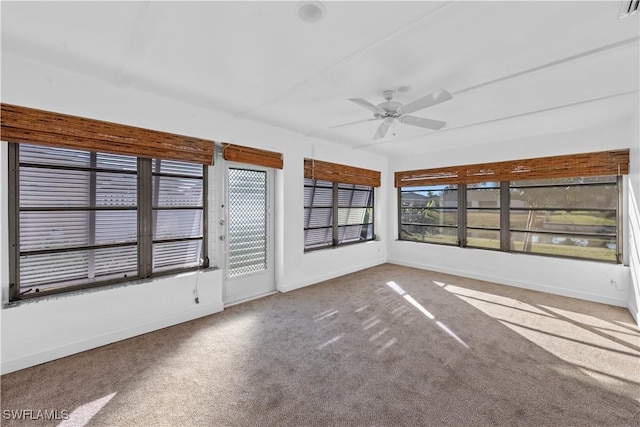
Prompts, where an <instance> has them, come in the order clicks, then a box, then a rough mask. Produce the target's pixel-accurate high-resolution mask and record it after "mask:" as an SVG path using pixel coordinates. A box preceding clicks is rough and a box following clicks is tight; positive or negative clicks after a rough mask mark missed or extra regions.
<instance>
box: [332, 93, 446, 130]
mask: <svg viewBox="0 0 640 427" xmlns="http://www.w3.org/2000/svg"><path fill="white" fill-rule="evenodd" d="M395 93H396V92H395V91H394V90H385V91H384V92H382V95H383V96H384V99H385V100H386V101H385V102H382V103H380V104H378V105H375V104H372V103H371V102H369V101H367V100H366V99H362V98H349V101H351V102H353V103H356V104H358V105H360V106H362V107H364V108H366V109H367V110H371V111H373V116H374V117H373V118H372V119H364V120H358V121H355V122H351V123H345V124H342V125H337V126H331V129H334V128H339V127H343V126H349V125H353V124H356V123H363V122H370V121H373V120H382V123H380V126H378V130H377V131H376V133H375V135H374V136H373V139H380V138H384V137H385V135H386V134H387V131H388V130H389V127H391V125H392V124H393V122H394V120H395V119H398V121H399V122H400V123H404V124H406V125H411V126H418V127H421V128H425V129H432V130H438V129H441V128H442V127H443V126H444V125H446V124H447V122H442V121H440V120H432V119H425V118H423V117H416V116H410V115H409V114H410V113H413V112H414V111H418V110H422V109H424V108H427V107H431V106H432V105H436V104H440V103H441V102H445V101H448V100H450V99H452V98H453V96H451V94H450V93H449V92H447V91H446V90H444V89H440V90H437V91H435V92H432V93H430V94H429V95H426V96H423V97H422V98H419V99H416V100H415V101H413V102H410V103H408V104H402V103H401V102H398V101H393V96H394V95H395Z"/></svg>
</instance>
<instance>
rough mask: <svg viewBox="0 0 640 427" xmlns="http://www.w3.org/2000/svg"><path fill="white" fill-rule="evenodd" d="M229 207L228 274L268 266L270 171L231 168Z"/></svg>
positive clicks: (261, 269) (251, 271) (233, 275)
mask: <svg viewBox="0 0 640 427" xmlns="http://www.w3.org/2000/svg"><path fill="white" fill-rule="evenodd" d="M228 207H229V231H228V244H229V268H228V276H229V277H237V276H241V275H245V274H251V273H256V272H258V271H264V270H266V269H267V233H268V228H267V173H266V172H264V171H255V170H248V169H235V168H230V169H229V206H228Z"/></svg>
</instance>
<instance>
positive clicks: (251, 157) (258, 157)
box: [222, 144, 284, 169]
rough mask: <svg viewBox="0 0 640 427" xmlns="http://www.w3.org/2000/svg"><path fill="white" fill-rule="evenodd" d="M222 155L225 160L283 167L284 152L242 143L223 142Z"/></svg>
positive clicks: (277, 167) (269, 166)
mask: <svg viewBox="0 0 640 427" xmlns="http://www.w3.org/2000/svg"><path fill="white" fill-rule="evenodd" d="M222 153H223V154H222V155H223V157H224V159H225V160H229V161H233V162H240V163H247V164H250V165H256V166H264V167H267V168H276V169H282V167H283V164H284V162H283V160H282V153H278V152H276V151H267V150H260V149H258V148H251V147H243V146H242V145H234V144H223V145H222Z"/></svg>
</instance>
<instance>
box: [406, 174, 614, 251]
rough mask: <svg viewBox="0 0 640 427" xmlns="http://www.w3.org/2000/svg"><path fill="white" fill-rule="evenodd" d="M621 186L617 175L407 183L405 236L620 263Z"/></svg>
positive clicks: (423, 240)
mask: <svg viewBox="0 0 640 427" xmlns="http://www.w3.org/2000/svg"><path fill="white" fill-rule="evenodd" d="M619 187H620V184H619V180H618V177H616V176H599V177H583V178H555V179H537V180H527V181H511V182H502V183H500V182H487V183H479V184H466V185H465V184H461V185H433V186H423V187H401V188H399V203H400V213H399V238H400V240H410V241H416V242H427V243H439V244H449V245H458V246H461V247H474V248H484V249H494V250H502V251H512V252H521V253H532V254H543V255H552V256H561V257H570V258H585V259H591V260H597V261H609V262H620V250H619V249H620V248H619V247H618V246H619V243H618V242H619V240H620V229H619V227H620V226H619V211H620V206H619V204H620V201H619V199H620V191H621V189H620V188H619ZM501 192H507V193H508V194H506V195H504V194H501ZM505 196H506V197H505ZM505 200H508V204H504V203H506V202H505ZM464 206H466V208H465V209H462V207H464ZM505 224H508V227H506V228H503V227H504V225H505ZM501 225H502V226H503V227H501Z"/></svg>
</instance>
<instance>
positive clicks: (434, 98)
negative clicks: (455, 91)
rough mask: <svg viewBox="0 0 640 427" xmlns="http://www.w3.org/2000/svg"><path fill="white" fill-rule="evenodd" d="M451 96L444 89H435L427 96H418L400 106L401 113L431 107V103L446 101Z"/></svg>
mask: <svg viewBox="0 0 640 427" xmlns="http://www.w3.org/2000/svg"><path fill="white" fill-rule="evenodd" d="M451 98H453V96H451V94H450V93H449V92H447V91H446V90H444V89H440V90H437V91H435V92H432V93H430V94H429V95H427V96H423V97H422V98H418V99H416V100H415V101H413V102H410V103H408V104H407V105H405V106H404V107H402V108H401V110H402V113H403V114H409V113H413V112H414V111H418V110H422V109H423V108H427V107H431V106H432V105H436V104H440V103H441V102H444V101H448V100H450V99H451Z"/></svg>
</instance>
